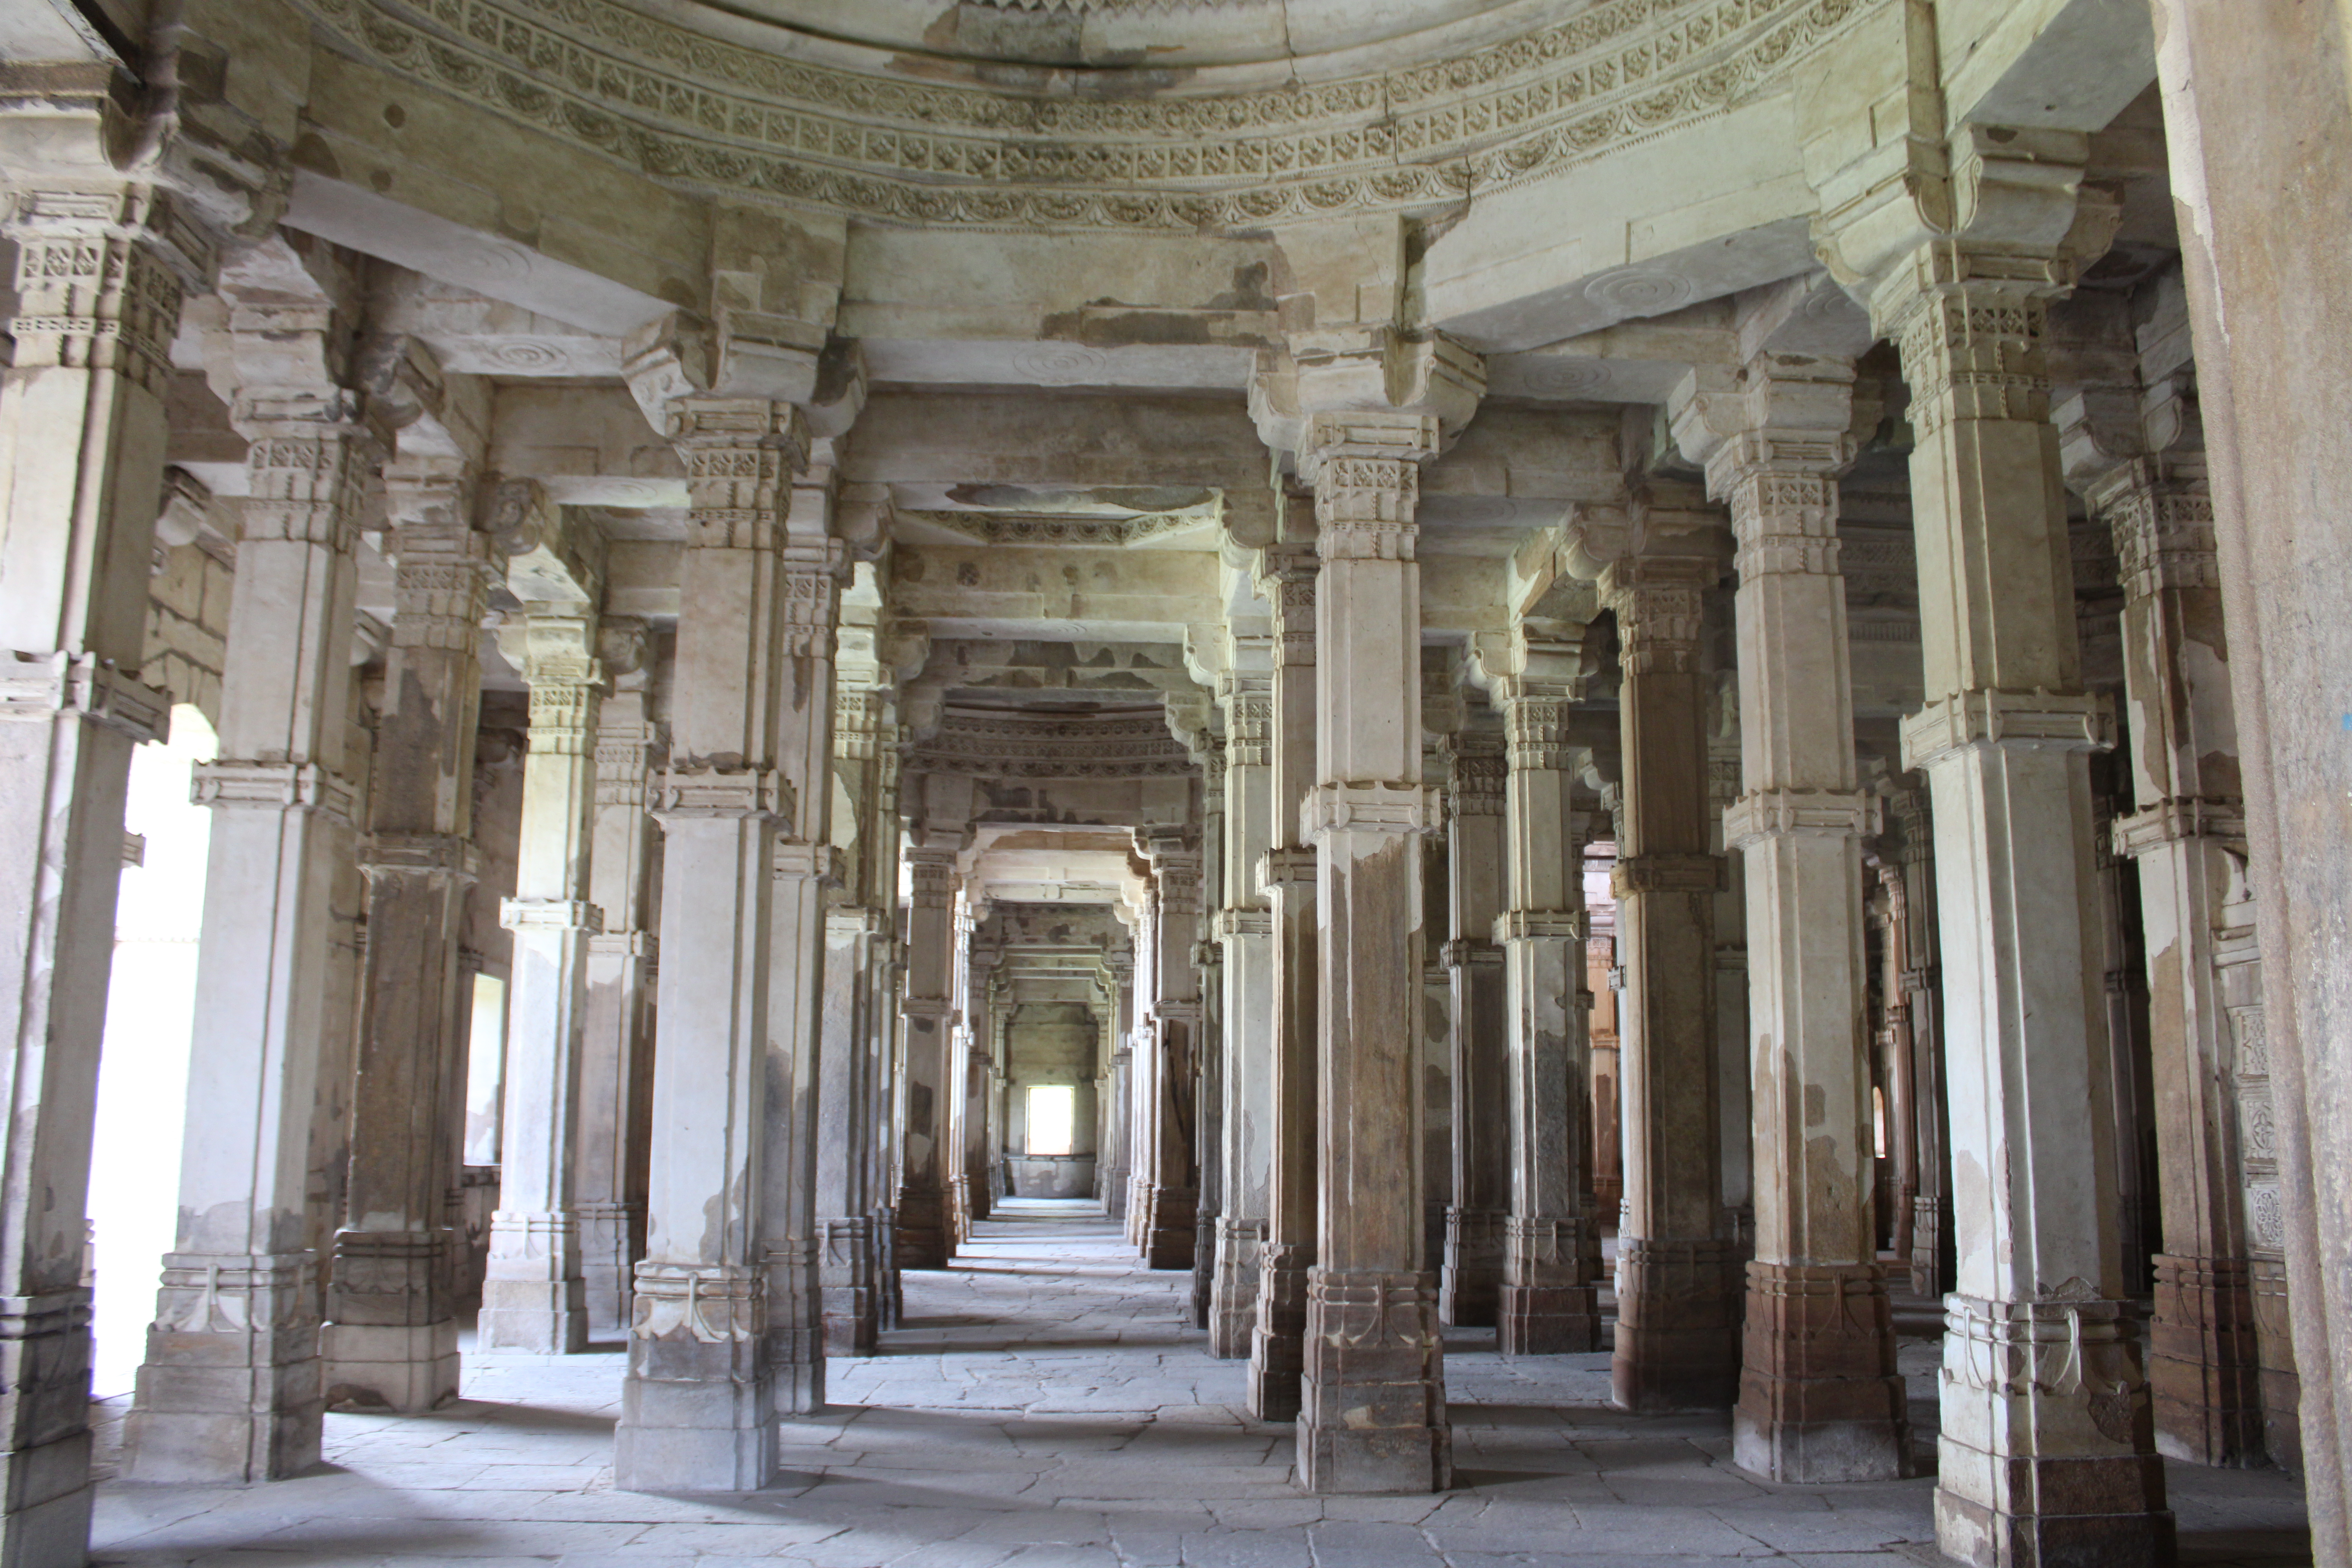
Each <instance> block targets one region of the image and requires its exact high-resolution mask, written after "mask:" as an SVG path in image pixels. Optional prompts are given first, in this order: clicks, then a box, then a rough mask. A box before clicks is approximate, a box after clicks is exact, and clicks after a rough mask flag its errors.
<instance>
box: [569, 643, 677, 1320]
mask: <svg viewBox="0 0 2352 1568" xmlns="http://www.w3.org/2000/svg"><path fill="white" fill-rule="evenodd" d="M601 641H602V646H603V653H604V668H605V671H606V673H607V674H608V675H610V676H611V677H612V678H613V688H614V689H613V692H612V695H610V696H609V697H606V698H605V699H604V706H603V708H602V710H600V711H599V712H598V714H597V719H596V786H595V787H596V799H595V806H594V816H593V817H592V818H591V825H590V835H591V851H590V855H589V862H588V899H589V902H591V903H592V904H593V905H595V907H596V909H597V910H599V911H600V912H601V913H602V914H603V916H604V930H603V931H601V932H599V933H598V934H597V935H594V936H592V937H590V938H589V939H588V962H587V974H588V997H587V1004H586V1010H585V1012H584V1013H583V1022H582V1026H581V1044H580V1155H579V1158H580V1174H579V1180H578V1183H577V1185H576V1189H575V1194H574V1196H575V1202H574V1204H573V1205H572V1206H573V1212H574V1213H576V1214H577V1215H579V1216H580V1276H581V1279H582V1281H583V1289H584V1291H585V1295H586V1300H587V1310H588V1337H589V1339H590V1340H592V1341H613V1340H621V1339H625V1338H626V1337H627V1336H628V1332H629V1300H630V1297H631V1296H632V1295H633V1294H634V1293H635V1289H634V1287H635V1273H636V1266H637V1259H638V1258H642V1257H643V1256H645V1245H646V1153H647V1144H648V1140H649V1139H650V1137H651V1135H652V1131H653V1122H652V1113H653V1107H652V1105H651V1104H650V1102H649V1098H648V1096H649V1090H650V1089H651V1088H652V1066H653V1063H652V1055H653V986H654V964H655V956H656V949H655V939H654V933H653V931H651V930H650V929H649V928H650V927H651V926H652V924H653V915H654V907H653V898H654V893H655V889H654V886H653V864H654V846H655V837H656V835H655V831H654V820H653V818H652V817H651V816H648V815H646V807H647V806H648V805H650V804H651V802H650V799H649V788H650V784H651V781H652V769H653V767H654V765H655V763H656V760H657V759H658V758H659V756H660V754H661V751H662V746H661V737H660V735H659V733H658V732H657V731H656V726H655V724H654V722H653V721H652V719H651V718H650V716H649V715H648V714H647V712H646V708H647V699H648V697H649V695H650V693H649V690H648V688H649V687H650V685H651V683H652V677H653V671H652V669H651V668H649V667H650V665H651V663H652V651H651V649H650V648H649V647H648V646H647V643H646V630H645V627H644V626H642V625H641V624H637V623H634V622H625V621H614V620H609V619H608V620H607V621H605V623H604V635H603V637H602V639H601Z"/></svg>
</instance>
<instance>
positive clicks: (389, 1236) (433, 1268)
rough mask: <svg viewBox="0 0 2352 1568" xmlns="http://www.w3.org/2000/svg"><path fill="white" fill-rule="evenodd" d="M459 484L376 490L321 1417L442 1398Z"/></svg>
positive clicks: (470, 507)
mask: <svg viewBox="0 0 2352 1568" xmlns="http://www.w3.org/2000/svg"><path fill="white" fill-rule="evenodd" d="M471 479H472V476H471V475H470V474H469V473H467V472H466V471H465V470H464V468H462V466H460V465H458V464H457V463H456V462H455V461H454V460H452V461H449V462H446V463H432V464H425V463H420V462H418V461H416V460H415V459H405V460H404V462H403V463H402V465H401V468H400V469H399V471H397V472H396V473H395V475H394V478H393V481H392V483H391V485H390V487H389V489H390V490H391V497H392V512H393V518H394V527H393V529H392V531H391V533H390V535H389V538H388V541H387V542H388V543H389V545H390V547H391V552H392V555H393V562H394V591H395V594H396V595H397V597H396V600H395V608H394V614H393V620H392V647H391V648H390V649H389V650H388V652H387V653H386V655H385V660H384V680H383V703H382V706H381V709H380V710H379V714H378V719H377V725H376V744H375V765H374V767H373V770H372V774H373V801H372V803H371V805H370V810H369V824H368V827H369V831H368V836H367V838H366V840H365V841H364V843H363V844H362V847H361V865H362V868H363V869H364V870H365V872H366V874H367V883H368V892H367V900H368V902H367V932H368V941H367V951H366V953H365V957H364V961H363V962H364V965H365V967H364V970H363V973H362V983H361V1005H360V1020H359V1030H360V1033H359V1050H358V1071H357V1074H356V1081H355V1085H354V1094H353V1115H352V1152H351V1160H350V1165H349V1169H350V1178H349V1180H350V1185H349V1188H348V1191H347V1196H346V1209H345V1213H344V1215H341V1219H342V1221H343V1224H342V1228H341V1230H340V1231H338V1232H337V1234H336V1236H335V1240H334V1260H333V1264H332V1273H331V1279H330V1283H329V1288H328V1300H327V1320H328V1321H327V1324H326V1327H325V1329H324V1330H323V1331H322V1334H321V1338H320V1349H321V1353H322V1354H323V1355H324V1356H325V1358H326V1362H327V1371H326V1383H327V1399H328V1403H330V1404H337V1405H342V1404H347V1405H356V1406H358V1407H360V1408H362V1409H378V1410H397V1411H418V1410H433V1409H436V1408H438V1407H439V1406H441V1405H446V1404H447V1403H448V1402H449V1401H451V1400H453V1399H455V1398H457V1309H456V1303H455V1302H454V1301H453V1300H451V1287H452V1285H453V1284H454V1282H455V1276H454V1272H453V1270H452V1268H451V1264H450V1259H449V1258H448V1256H447V1253H448V1250H449V1248H450V1247H452V1246H453V1245H454V1239H453V1237H452V1234H451V1231H450V1229H449V1225H448V1194H449V1188H450V1186H451V1185H452V1184H454V1183H455V1182H456V1181H457V1162H458V1150H457V1133H456V1130H455V1129H454V1128H452V1127H451V1126H449V1125H448V1116H449V1106H450V1100H451V1096H450V1092H449V1090H450V1084H449V1079H450V1078H451V1076H452V1075H455V1074H457V1073H458V1072H460V1071H461V1070H462V1066H461V1063H462V1052H461V1050H460V1046H461V1043H462V1037H460V1035H459V1033H458V1031H459V1027H460V1023H461V1015H460V1012H459V991H460V989H461V987H460V985H459V978H460V975H459V965H458V952H459V947H460V944H461V942H462V940H463V937H464V934H465V920H466V902H467V895H468V889H470V888H471V887H472V885H473V881H474V866H475V859H476V857H475V854H474V850H473V847H472V845H471V843H470V842H469V839H470V837H471V834H472V832H473V804H474V734H475V731H476V729H477V728H478V723H479V719H480V713H481V692H482V666H481V658H480V648H479V643H480V640H481V623H482V612H483V609H484V607H485V605H486V604H487V602H488V595H489V588H490V584H491V583H492V582H493V581H494V580H495V578H496V576H497V563H496V560H495V558H494V550H493V546H492V543H491V541H490V539H489V537H488V535H487V534H485V533H482V532H480V531H478V530H476V529H475V528H474V527H473V521H474V507H475V500H476V498H475V494H474V486H473V484H472V482H471Z"/></svg>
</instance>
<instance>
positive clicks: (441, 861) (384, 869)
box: [360, 833, 481, 881]
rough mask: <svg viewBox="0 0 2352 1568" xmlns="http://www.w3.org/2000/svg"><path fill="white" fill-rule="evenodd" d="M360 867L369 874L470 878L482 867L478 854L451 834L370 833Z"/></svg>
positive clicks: (362, 848)
mask: <svg viewBox="0 0 2352 1568" xmlns="http://www.w3.org/2000/svg"><path fill="white" fill-rule="evenodd" d="M360 869H361V870H362V871H364V872H367V873H368V874H369V875H371V876H374V875H377V874H393V873H406V874H409V875H439V876H446V877H453V878H462V879H466V880H467V881H471V880H472V879H474V878H475V876H476V875H477V874H478V873H479V871H480V869H481V856H480V854H479V853H478V851H476V849H475V848H474V847H473V845H472V844H470V843H468V842H467V840H465V839H463V838H460V837H457V835H456V834H454V833H373V834H370V835H369V836H368V837H367V838H366V839H365V840H363V841H362V843H361V845H360Z"/></svg>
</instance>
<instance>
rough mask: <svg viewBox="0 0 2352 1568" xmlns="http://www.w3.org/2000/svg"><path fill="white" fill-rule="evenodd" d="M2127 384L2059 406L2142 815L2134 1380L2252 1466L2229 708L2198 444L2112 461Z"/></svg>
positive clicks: (2255, 1401)
mask: <svg viewBox="0 0 2352 1568" xmlns="http://www.w3.org/2000/svg"><path fill="white" fill-rule="evenodd" d="M2138 390H2139V389H2138V388H2137V387H2134V388H2131V389H2130V393H2131V395H2130V397H2129V405H2128V407H2127V408H2126V410H2124V411H2123V412H2125V413H2126V415H2127V416H2128V419H2127V421H2117V423H2118V424H2126V426H2127V427H2126V429H2125V430H2123V431H2120V432H2116V431H2112V430H2111V429H2110V428H2108V427H2106V424H2105V421H2102V420H2100V419H2098V418H2097V416H2096V413H2095V412H2094V411H2092V410H2090V409H2086V408H2085V407H2084V403H2082V402H2078V403H2075V404H2074V405H2070V409H2069V410H2068V411H2067V412H2068V413H2071V415H2072V416H2073V419H2072V420H2071V421H2069V423H2071V425H2072V428H2070V429H2069V430H2068V432H2067V434H2068V437H2069V439H2068V451H2067V455H2068V457H2069V458H2070V462H2069V468H2070V470H2071V471H2072V473H2073V475H2074V478H2075V479H2076V481H2077V483H2078V484H2079V485H2080V486H2081V488H2082V489H2084V493H2085V498H2086V500H2088V501H2089V503H2090V506H2091V509H2092V511H2093V514H2094V515H2095V517H2097V518H2098V519H2099V520H2100V521H2103V522H2105V524H2106V526H2107V528H2108V529H2109V530H2110V531H2112V533H2113V535H2114V537H2115V545H2116V556H2117V557H2118V560H2119V562H2120V564H2121V568H2122V570H2121V576H2122V580H2123V586H2124V610H2123V640H2124V692H2125V696H2126V700H2127V701H2128V702H2129V703H2130V707H2131V713H2132V726H2131V736H2130V742H2129V750H2130V753H2131V755H2130V762H2131V770H2132V789H2131V794H2132V798H2133V800H2134V801H2135V802H2136V803H2137V805H2138V807H2139V809H2138V810H2137V812H2135V813H2134V814H2133V815H2131V816H2126V817H2122V818H2120V819H2119V820H2117V821H2116V824H2115V828H2114V832H2115V847H2116V853H2117V854H2118V855H2121V856H2128V857H2131V858H2135V859H2137V862H2138V865H2139V897H2140V929H2141V931H2142V933H2143V937H2144V942H2145V946H2146V949H2147V979H2148V1036H2149V1040H2150V1042H2151V1045H2152V1047H2153V1058H2154V1067H2155V1079H2156V1082H2155V1089H2156V1113H2157V1114H2156V1130H2157V1163H2158V1179H2159V1181H2160V1182H2161V1184H2162V1200H2161V1204H2160V1210H2161V1213H2162V1215H2163V1229H2164V1250H2163V1252H2162V1253H2161V1254H2159V1255H2158V1257H2157V1258H2156V1259H2155V1269H2156V1312H2155V1317H2154V1319H2153V1321H2151V1323H2150V1326H2149V1345H2148V1364H2147V1378H2148V1389H2149V1393H2150V1394H2151V1395H2152V1396H2153V1398H2154V1402H2155V1411H2156V1440H2157V1447H2158V1449H2159V1450H2160V1451H2162V1452H2164V1453H2167V1454H2169V1455H2171V1456H2172V1457H2173V1458H2179V1459H2187V1460H2189V1461H2190V1462H2192V1463H2195V1464H2203V1465H2245V1464H2254V1463H2259V1462H2261V1460H2262V1458H2263V1394H2262V1386H2261V1373H2260V1366H2261V1361H2262V1357H2261V1353H2260V1351H2259V1348H2258V1345H2257V1340H2256V1333H2255V1326H2254V1303H2253V1292H2252V1279H2251V1275H2250V1266H2249V1261H2248V1250H2249V1248H2248V1242H2249V1237H2248V1230H2247V1215H2246V1208H2245V1193H2244V1189H2243V1187H2242V1184H2241V1177H2240V1163H2241V1139H2240V1128H2241V1125H2242V1119H2241V1113H2240V1107H2239V1106H2238V1104H2237V1101H2236V1095H2235V1093H2234V1089H2235V1076H2234V1073H2233V1071H2232V1068H2233V1063H2234V1058H2235V1057H2236V1052H2235V1050H2234V1049H2233V1046H2232V1040H2231V1028H2230V1017H2229V1013H2228V1009H2227V1006H2226V1004H2225V1003H2224V1001H2223V997H2222V983H2221V972H2220V969H2219V967H2218V962H2219V950H2220V944H2221V940H2222V925H2223V915H2222V905H2223V902H2224V901H2225V900H2226V899H2227V898H2228V897H2229V895H2230V890H2231V883H2232V881H2233V880H2234V877H2233V868H2234V867H2238V866H2242V865H2243V864H2244V861H2245V854H2246V843H2245V813H2244V804H2243V800H2242V796H2241V795H2240V785H2239V770H2238V735H2237V723H2236V714H2235V712H2234V710H2233V708H2232V704H2231V692H2230V682H2229V677H2228V673H2227V672H2228V668H2229V647H2228V645H2227V642H2226V640H2225V638H2224V635H2223V628H2222V623H2221V573H2220V568H2219V565H2218V563H2216V561H2215V558H2214V542H2213V503H2212V500H2211V497H2210V494H2209V492H2208V490H2207V488H2206V481H2205V462H2204V453H2203V452H2202V451H2201V450H2199V449H2196V448H2195V447H2194V446H2193V445H2191V446H2189V447H2174V448H2171V449H2168V450H2166V451H2163V452H2160V453H2155V454H2150V455H2147V456H2123V457H2114V456H2110V453H2111V452H2114V451H2115V450H2116V449H2117V448H2120V449H2121V450H2122V451H2124V452H2132V451H2136V450H2137V448H2138V447H2140V445H2141V442H2140V440H2139V439H2138V437H2140V435H2141V431H2142V430H2143V429H2144V427H2145V426H2144V423H2143V404H2142V398H2141V397H2140V396H2139V395H2137V394H2138ZM2085 401H2088V400H2087V399H2086V400H2085ZM2097 412H2105V410H2104V409H2102V410H2098V411H2097ZM2169 412H2170V413H2171V414H2172V416H2173V420H2174V423H2175V425H2176V426H2178V425H2179V424H2180V423H2182V422H2184V421H2188V420H2193V416H2194V410H2193V408H2189V407H2185V406H2183V405H2182V404H2181V402H2180V400H2179V396H2178V395H2175V396H2174V397H2173V398H2172V399H2171V400H2170V408H2169ZM2101 437H2107V440H2106V441H2105V442H2103V441H2102V440H2101ZM2248 934H2250V935H2251V932H2249V933H2248ZM2265 1109H2266V1108H2265Z"/></svg>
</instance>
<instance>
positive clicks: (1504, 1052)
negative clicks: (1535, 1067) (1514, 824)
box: [1437, 720, 1513, 1328]
mask: <svg viewBox="0 0 2352 1568" xmlns="http://www.w3.org/2000/svg"><path fill="white" fill-rule="evenodd" d="M1492 725H1493V721H1492V720H1488V721H1486V723H1485V724H1479V723H1476V722H1475V721H1474V722H1472V723H1471V724H1468V725H1465V727H1464V728H1463V729H1462V730H1460V731H1457V732H1456V733H1455V734H1454V735H1453V736H1452V737H1451V738H1450V739H1449V740H1448V741H1447V742H1446V745H1445V748H1444V753H1445V764H1446V774H1447V777H1446V805H1447V809H1446V856H1447V872H1448V875H1447V878H1446V894H1447V898H1446V903H1447V913H1448V915H1449V916H1450V918H1451V930H1452V932H1453V935H1452V938H1451V940H1449V941H1448V942H1446V943H1445V944H1444V948H1443V949H1442V950H1441V951H1442V952H1443V955H1444V963H1445V972H1446V978H1447V980H1448V981H1449V983H1450V984H1451V986H1452V991H1453V996H1452V1002H1453V1006H1452V1014H1453V1016H1452V1020H1451V1021H1452V1025H1453V1028H1452V1036H1453V1038H1452V1041H1451V1045H1452V1057H1453V1072H1452V1075H1451V1082H1450V1088H1451V1090H1452V1094H1453V1100H1454V1105H1453V1119H1452V1120H1453V1124H1454V1125H1453V1133H1454V1137H1453V1156H1454V1197H1453V1201H1452V1202H1451V1203H1450V1204H1448V1205H1446V1210H1445V1252H1444V1267H1443V1268H1442V1269H1441V1271H1440V1274H1439V1279H1438V1296H1437V1306H1438V1315H1439V1317H1440V1318H1442V1319H1443V1320H1444V1321H1445V1322H1447V1323H1450V1324H1454V1325H1455V1326H1458V1327H1462V1328H1486V1327H1488V1326H1489V1325H1491V1324H1493V1323H1494V1322H1495V1321H1496V1310H1497V1306H1498V1303H1499V1300H1500V1298H1501V1293H1502V1289H1503V1268H1504V1264H1503V1258H1504V1251H1505V1242H1504V1233H1505V1229H1506V1222H1507V1219H1508V1217H1509V1215H1510V1209H1511V1152H1512V1146H1513V1139H1512V1122H1511V1088H1510V1085H1511V1058H1510V1050H1511V1030H1510V1023H1509V995H1508V986H1507V984H1506V982H1505V978H1504V964H1505V957H1504V951H1503V949H1502V947H1501V946H1499V945H1498V944H1497V943H1496V941H1495V920H1496V916H1497V915H1499V914H1500V913H1501V912H1502V910H1503V903H1504V898H1505V895H1506V886H1505V884H1506V881H1507V872H1506V867H1507V863H1508V862H1507V856H1506V854H1505V847H1504V838H1505V826H1504V798H1505V777H1506V772H1507V764H1506V762H1505V759H1504V746H1503V736H1502V735H1501V733H1499V732H1497V731H1496V730H1494V729H1493V727H1492Z"/></svg>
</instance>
